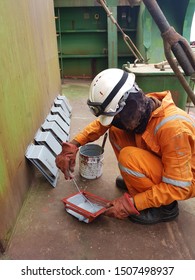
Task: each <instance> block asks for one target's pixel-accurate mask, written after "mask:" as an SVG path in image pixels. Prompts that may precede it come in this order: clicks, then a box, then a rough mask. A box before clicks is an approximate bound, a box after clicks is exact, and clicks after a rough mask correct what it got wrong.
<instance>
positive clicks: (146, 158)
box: [74, 91, 195, 210]
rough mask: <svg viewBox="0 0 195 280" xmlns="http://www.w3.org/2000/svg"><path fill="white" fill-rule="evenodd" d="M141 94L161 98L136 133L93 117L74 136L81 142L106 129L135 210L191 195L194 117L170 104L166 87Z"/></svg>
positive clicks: (194, 192) (194, 176)
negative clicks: (157, 105) (160, 90)
mask: <svg viewBox="0 0 195 280" xmlns="http://www.w3.org/2000/svg"><path fill="white" fill-rule="evenodd" d="M147 96H149V97H150V96H151V97H155V98H157V99H158V100H160V101H161V102H162V103H161V106H160V107H158V108H157V109H156V110H154V111H153V112H152V115H151V117H150V119H149V122H148V124H147V127H146V130H145V131H144V132H143V133H142V134H133V133H131V132H127V131H125V130H121V129H118V128H116V127H114V126H111V125H109V126H106V127H105V126H102V125H101V123H100V122H99V121H98V119H97V120H95V121H93V122H92V123H90V124H89V125H88V126H87V127H86V128H85V129H84V130H83V131H82V132H80V133H79V134H78V135H77V136H76V137H74V140H76V141H77V142H79V143H80V144H81V145H85V144H86V143H88V142H93V141H95V140H97V139H98V138H99V137H100V136H102V135H103V134H104V133H105V132H106V131H107V130H108V129H109V138H110V142H111V144H112V147H113V149H114V152H115V154H116V157H117V160H118V165H119V169H120V172H121V174H122V176H123V178H124V181H125V183H126V186H127V188H128V191H129V193H130V194H131V195H132V196H133V198H134V202H135V206H136V208H137V209H138V210H143V209H146V208H150V207H159V206H161V205H167V204H170V203H171V202H173V201H174V200H185V199H188V198H190V197H194V196H195V122H194V120H193V119H192V118H191V117H190V116H189V115H188V114H187V113H186V112H184V111H183V110H181V109H180V108H178V107H176V106H175V104H174V102H173V100H172V97H171V93H170V92H169V91H164V92H155V93H150V94H147Z"/></svg>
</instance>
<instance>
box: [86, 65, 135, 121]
mask: <svg viewBox="0 0 195 280" xmlns="http://www.w3.org/2000/svg"><path fill="white" fill-rule="evenodd" d="M134 82H135V75H134V74H133V73H127V72H125V71H123V70H121V69H117V68H110V69H106V70H104V71H102V72H100V73H99V74H98V75H97V76H96V77H95V78H94V79H93V81H92V83H91V86H90V89H89V99H88V101H87V104H88V105H89V107H90V110H91V112H92V113H93V114H94V115H95V116H96V117H99V121H100V123H101V124H102V125H104V126H106V125H109V124H111V122H112V120H113V118H114V116H115V115H116V114H118V113H119V112H120V111H121V110H122V109H123V107H124V106H125V100H126V99H127V97H128V95H129V93H130V91H131V89H132V87H133V85H134Z"/></svg>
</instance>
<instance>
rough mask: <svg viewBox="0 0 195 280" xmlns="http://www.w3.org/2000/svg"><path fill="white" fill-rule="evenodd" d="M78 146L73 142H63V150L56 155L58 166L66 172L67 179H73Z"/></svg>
mask: <svg viewBox="0 0 195 280" xmlns="http://www.w3.org/2000/svg"><path fill="white" fill-rule="evenodd" d="M77 152H78V147H77V146H76V145H74V144H72V143H67V142H64V143H62V152H61V153H60V154H59V155H57V157H56V166H57V167H58V168H59V169H60V170H61V171H62V172H63V173H64V177H65V179H66V180H68V179H72V178H73V176H72V175H71V173H72V172H74V167H75V164H76V154H77Z"/></svg>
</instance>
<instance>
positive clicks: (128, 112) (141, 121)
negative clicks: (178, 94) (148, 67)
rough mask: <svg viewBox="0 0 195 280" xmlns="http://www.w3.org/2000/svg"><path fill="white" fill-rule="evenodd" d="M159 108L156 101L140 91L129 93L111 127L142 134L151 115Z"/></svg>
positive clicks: (158, 103)
mask: <svg viewBox="0 0 195 280" xmlns="http://www.w3.org/2000/svg"><path fill="white" fill-rule="evenodd" d="M159 106H160V102H158V100H157V99H153V98H150V97H147V96H146V95H145V93H144V92H143V91H142V90H139V91H138V92H136V93H130V94H129V96H128V98H127V100H126V105H125V107H124V108H123V110H122V111H121V112H120V113H119V114H118V115H117V116H116V117H115V118H114V120H113V122H112V125H114V126H116V127H118V128H120V129H125V130H127V131H128V130H129V131H133V132H134V133H137V134H140V133H143V132H144V131H145V129H146V126H147V124H148V121H149V118H150V116H151V113H152V111H153V110H154V109H156V108H157V107H159Z"/></svg>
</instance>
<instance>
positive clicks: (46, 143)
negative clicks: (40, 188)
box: [25, 95, 72, 187]
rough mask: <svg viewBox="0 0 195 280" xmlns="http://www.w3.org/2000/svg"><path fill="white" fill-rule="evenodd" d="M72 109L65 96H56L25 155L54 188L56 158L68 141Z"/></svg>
mask: <svg viewBox="0 0 195 280" xmlns="http://www.w3.org/2000/svg"><path fill="white" fill-rule="evenodd" d="M71 111H72V107H71V106H70V104H69V101H68V99H67V98H66V97H65V96H62V95H58V96H57V97H56V99H55V100H54V104H53V106H52V108H51V111H50V113H49V114H48V116H47V117H46V119H45V121H44V123H43V124H42V125H41V127H40V128H39V129H38V131H37V133H36V134H35V137H34V142H33V143H31V144H30V145H29V146H28V148H27V150H26V153H25V156H26V158H27V159H29V160H30V161H31V162H32V163H33V164H34V165H35V166H36V167H37V168H38V169H39V171H41V173H42V174H43V175H44V176H45V178H46V179H47V180H48V181H49V183H50V184H51V185H52V186H53V187H55V186H56V184H57V179H58V175H59V170H58V168H57V167H56V164H55V158H56V156H57V155H58V154H59V153H60V152H61V144H62V142H66V141H68V140H69V132H70V119H71Z"/></svg>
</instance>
